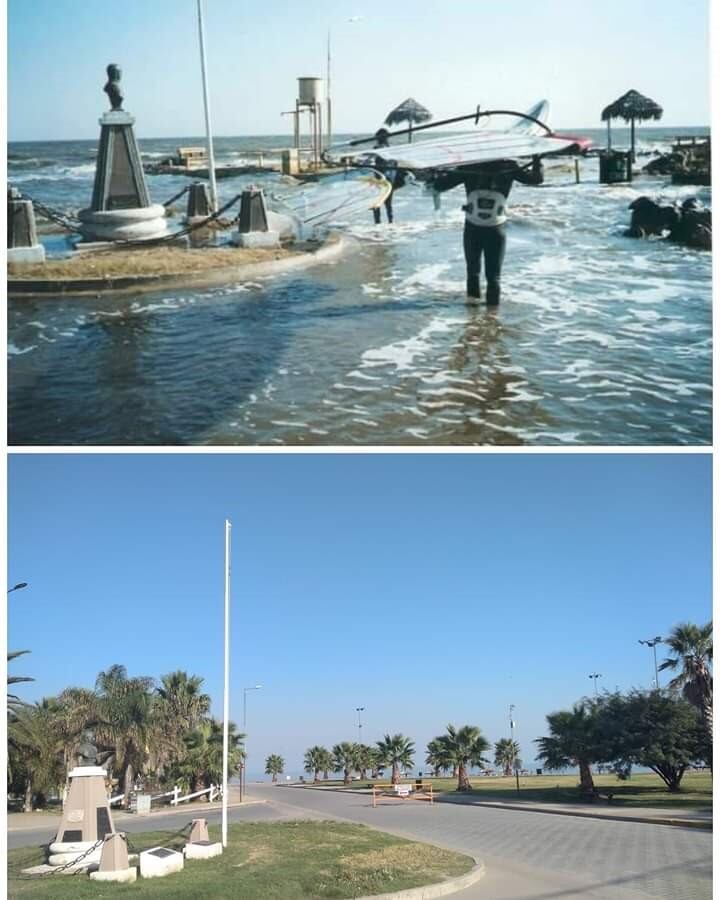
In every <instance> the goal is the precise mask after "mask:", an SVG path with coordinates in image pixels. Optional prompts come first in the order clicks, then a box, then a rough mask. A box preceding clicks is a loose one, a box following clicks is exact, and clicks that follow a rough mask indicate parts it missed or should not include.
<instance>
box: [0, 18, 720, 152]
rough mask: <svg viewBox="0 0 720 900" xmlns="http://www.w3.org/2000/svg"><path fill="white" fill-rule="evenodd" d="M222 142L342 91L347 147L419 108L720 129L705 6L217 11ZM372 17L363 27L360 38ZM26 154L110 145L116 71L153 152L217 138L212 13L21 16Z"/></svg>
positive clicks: (17, 108) (16, 55)
mask: <svg viewBox="0 0 720 900" xmlns="http://www.w3.org/2000/svg"><path fill="white" fill-rule="evenodd" d="M205 7H206V40H207V49H208V59H209V76H210V88H211V105H212V112H213V121H214V130H215V132H216V134H218V135H249V134H280V133H289V132H290V131H291V119H290V117H285V118H281V116H280V112H281V111H283V110H289V109H291V108H293V106H294V101H295V97H296V85H297V83H296V80H295V79H296V78H297V76H299V75H321V76H324V75H325V65H326V63H325V60H326V39H327V32H328V28H331V30H332V48H333V61H334V62H333V71H332V84H333V91H332V93H333V100H334V126H335V128H334V130H335V132H336V133H340V132H358V131H365V132H367V131H371V130H374V129H375V128H377V127H378V125H379V124H380V123H381V122H382V120H383V119H384V117H385V115H386V114H387V112H388V111H389V110H390V109H391V108H392V107H394V106H396V105H397V104H398V103H400V102H401V101H402V100H404V99H405V98H406V97H408V96H413V97H415V98H416V99H417V100H419V101H420V102H421V103H423V104H424V105H425V106H427V107H428V108H429V109H430V110H431V111H432V112H433V113H434V114H435V117H436V118H442V117H445V116H452V115H459V114H463V113H468V112H472V111H473V110H474V109H475V107H476V105H477V104H480V105H482V106H483V107H484V108H486V109H488V108H491V107H496V108H497V107H510V108H513V109H521V110H524V109H527V108H529V106H530V105H531V104H532V103H534V102H535V101H536V100H538V99H540V98H543V97H545V98H548V99H549V100H550V105H551V117H550V122H551V124H552V125H553V126H555V127H565V128H569V127H573V126H574V127H582V126H584V127H597V126H599V125H600V124H601V123H600V112H601V110H602V109H603V107H605V106H606V105H607V104H608V103H610V102H611V101H613V100H614V99H616V98H617V97H618V96H619V95H620V94H622V93H624V92H625V91H627V90H628V89H629V88H636V89H637V90H639V91H641V92H642V93H644V94H647V95H648V96H650V97H652V98H653V99H655V100H657V102H659V103H660V104H661V106H663V107H664V109H665V116H664V119H663V123H664V124H667V125H668V126H678V125H708V124H709V99H708V79H709V73H708V64H709V56H708V25H707V3H706V0H683V2H678V0H653V2H652V3H651V4H647V3H628V2H626V0H603V2H598V0H543V2H541V3H539V2H535V0H507V2H505V0H503V2H498V0H494V2H489V0H443V2H440V0H421V2H418V0H393V2H392V3H388V2H386V0H383V2H376V0H363V2H356V0H333V2H330V0H312V2H308V3H288V2H287V0H263V2H262V3H254V4H249V3H238V2H237V0H205ZM358 16H361V18H360V19H359V20H358V21H350V20H351V19H354V18H356V17H358ZM8 45H9V47H8V93H9V126H8V136H9V139H10V140H68V139H80V138H94V137H96V134H97V130H98V126H97V119H98V116H99V115H100V114H101V113H102V112H103V111H104V110H105V108H106V107H107V105H108V104H107V99H106V97H105V95H104V94H103V93H102V90H101V89H102V86H103V84H104V82H105V66H106V65H107V63H110V62H115V63H118V64H119V65H120V66H121V68H122V70H123V86H124V92H125V97H126V102H125V108H126V109H127V110H128V111H130V112H132V113H133V114H134V115H135V116H136V119H137V125H136V128H137V133H138V135H139V136H140V137H146V138H150V137H172V136H179V135H199V134H202V133H203V131H204V120H203V107H202V93H201V81H200V63H199V53H198V42H197V21H196V0H123V2H121V3H119V2H117V0H93V2H92V3H88V2H87V0H8Z"/></svg>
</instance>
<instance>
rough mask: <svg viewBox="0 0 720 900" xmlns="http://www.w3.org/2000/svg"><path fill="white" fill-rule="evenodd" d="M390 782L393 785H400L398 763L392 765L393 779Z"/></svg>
mask: <svg viewBox="0 0 720 900" xmlns="http://www.w3.org/2000/svg"><path fill="white" fill-rule="evenodd" d="M390 781H391V782H392V784H399V783H400V772H399V770H398V764H397V763H396V762H394V763H393V764H392V778H391V779H390Z"/></svg>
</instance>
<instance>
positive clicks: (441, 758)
mask: <svg viewBox="0 0 720 900" xmlns="http://www.w3.org/2000/svg"><path fill="white" fill-rule="evenodd" d="M425 762H426V763H427V764H428V765H429V766H432V768H433V775H435V777H437V776H438V775H439V774H440V772H447V770H448V769H449V768H450V766H451V763H450V761H449V760H448V756H447V749H446V747H445V744H444V743H443V741H442V740H441V739H440V738H433V739H432V740H431V741H428V745H427V754H426V756H425ZM456 774H457V773H456Z"/></svg>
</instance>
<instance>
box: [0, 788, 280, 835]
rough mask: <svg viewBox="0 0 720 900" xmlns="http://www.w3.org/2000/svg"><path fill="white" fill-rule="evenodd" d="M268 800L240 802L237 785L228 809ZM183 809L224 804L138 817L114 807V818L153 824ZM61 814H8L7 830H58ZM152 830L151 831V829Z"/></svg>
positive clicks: (168, 808) (169, 809)
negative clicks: (146, 821) (161, 817)
mask: <svg viewBox="0 0 720 900" xmlns="http://www.w3.org/2000/svg"><path fill="white" fill-rule="evenodd" d="M266 802H267V801H266V800H257V799H254V800H250V799H248V797H247V795H246V796H245V799H244V800H242V801H241V800H240V789H239V787H238V786H237V785H231V786H230V788H229V790H228V809H232V808H235V807H239V806H243V807H245V806H255V805H257V804H258V803H266ZM183 809H187V810H190V811H191V812H192V813H198V814H200V813H203V812H211V811H213V810H218V809H222V802H220V801H214V802H213V803H207V802H202V803H179V804H178V805H177V806H170V804H163V805H162V806H158V807H156V808H155V809H153V810H152V812H151V813H150V814H149V815H147V816H138V815H136V813H132V812H126V811H125V810H123V809H117V808H116V807H112V817H113V821H114V822H115V824H116V826H117V825H118V824H119V823H121V822H126V821H128V820H132V821H133V822H139V821H142V820H143V819H147V820H148V822H151V821H152V819H153V818H154V817H155V816H166V815H167V814H168V813H172V812H176V811H181V810H183ZM60 820H61V813H60V812H59V811H58V812H57V813H50V812H31V813H24V812H21V813H13V812H9V813H8V814H7V830H8V831H31V830H32V829H34V828H47V829H51V828H58V827H59V826H60ZM149 830H150V829H149Z"/></svg>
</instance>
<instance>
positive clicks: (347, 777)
mask: <svg viewBox="0 0 720 900" xmlns="http://www.w3.org/2000/svg"><path fill="white" fill-rule="evenodd" d="M343 784H350V769H344V770H343Z"/></svg>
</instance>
